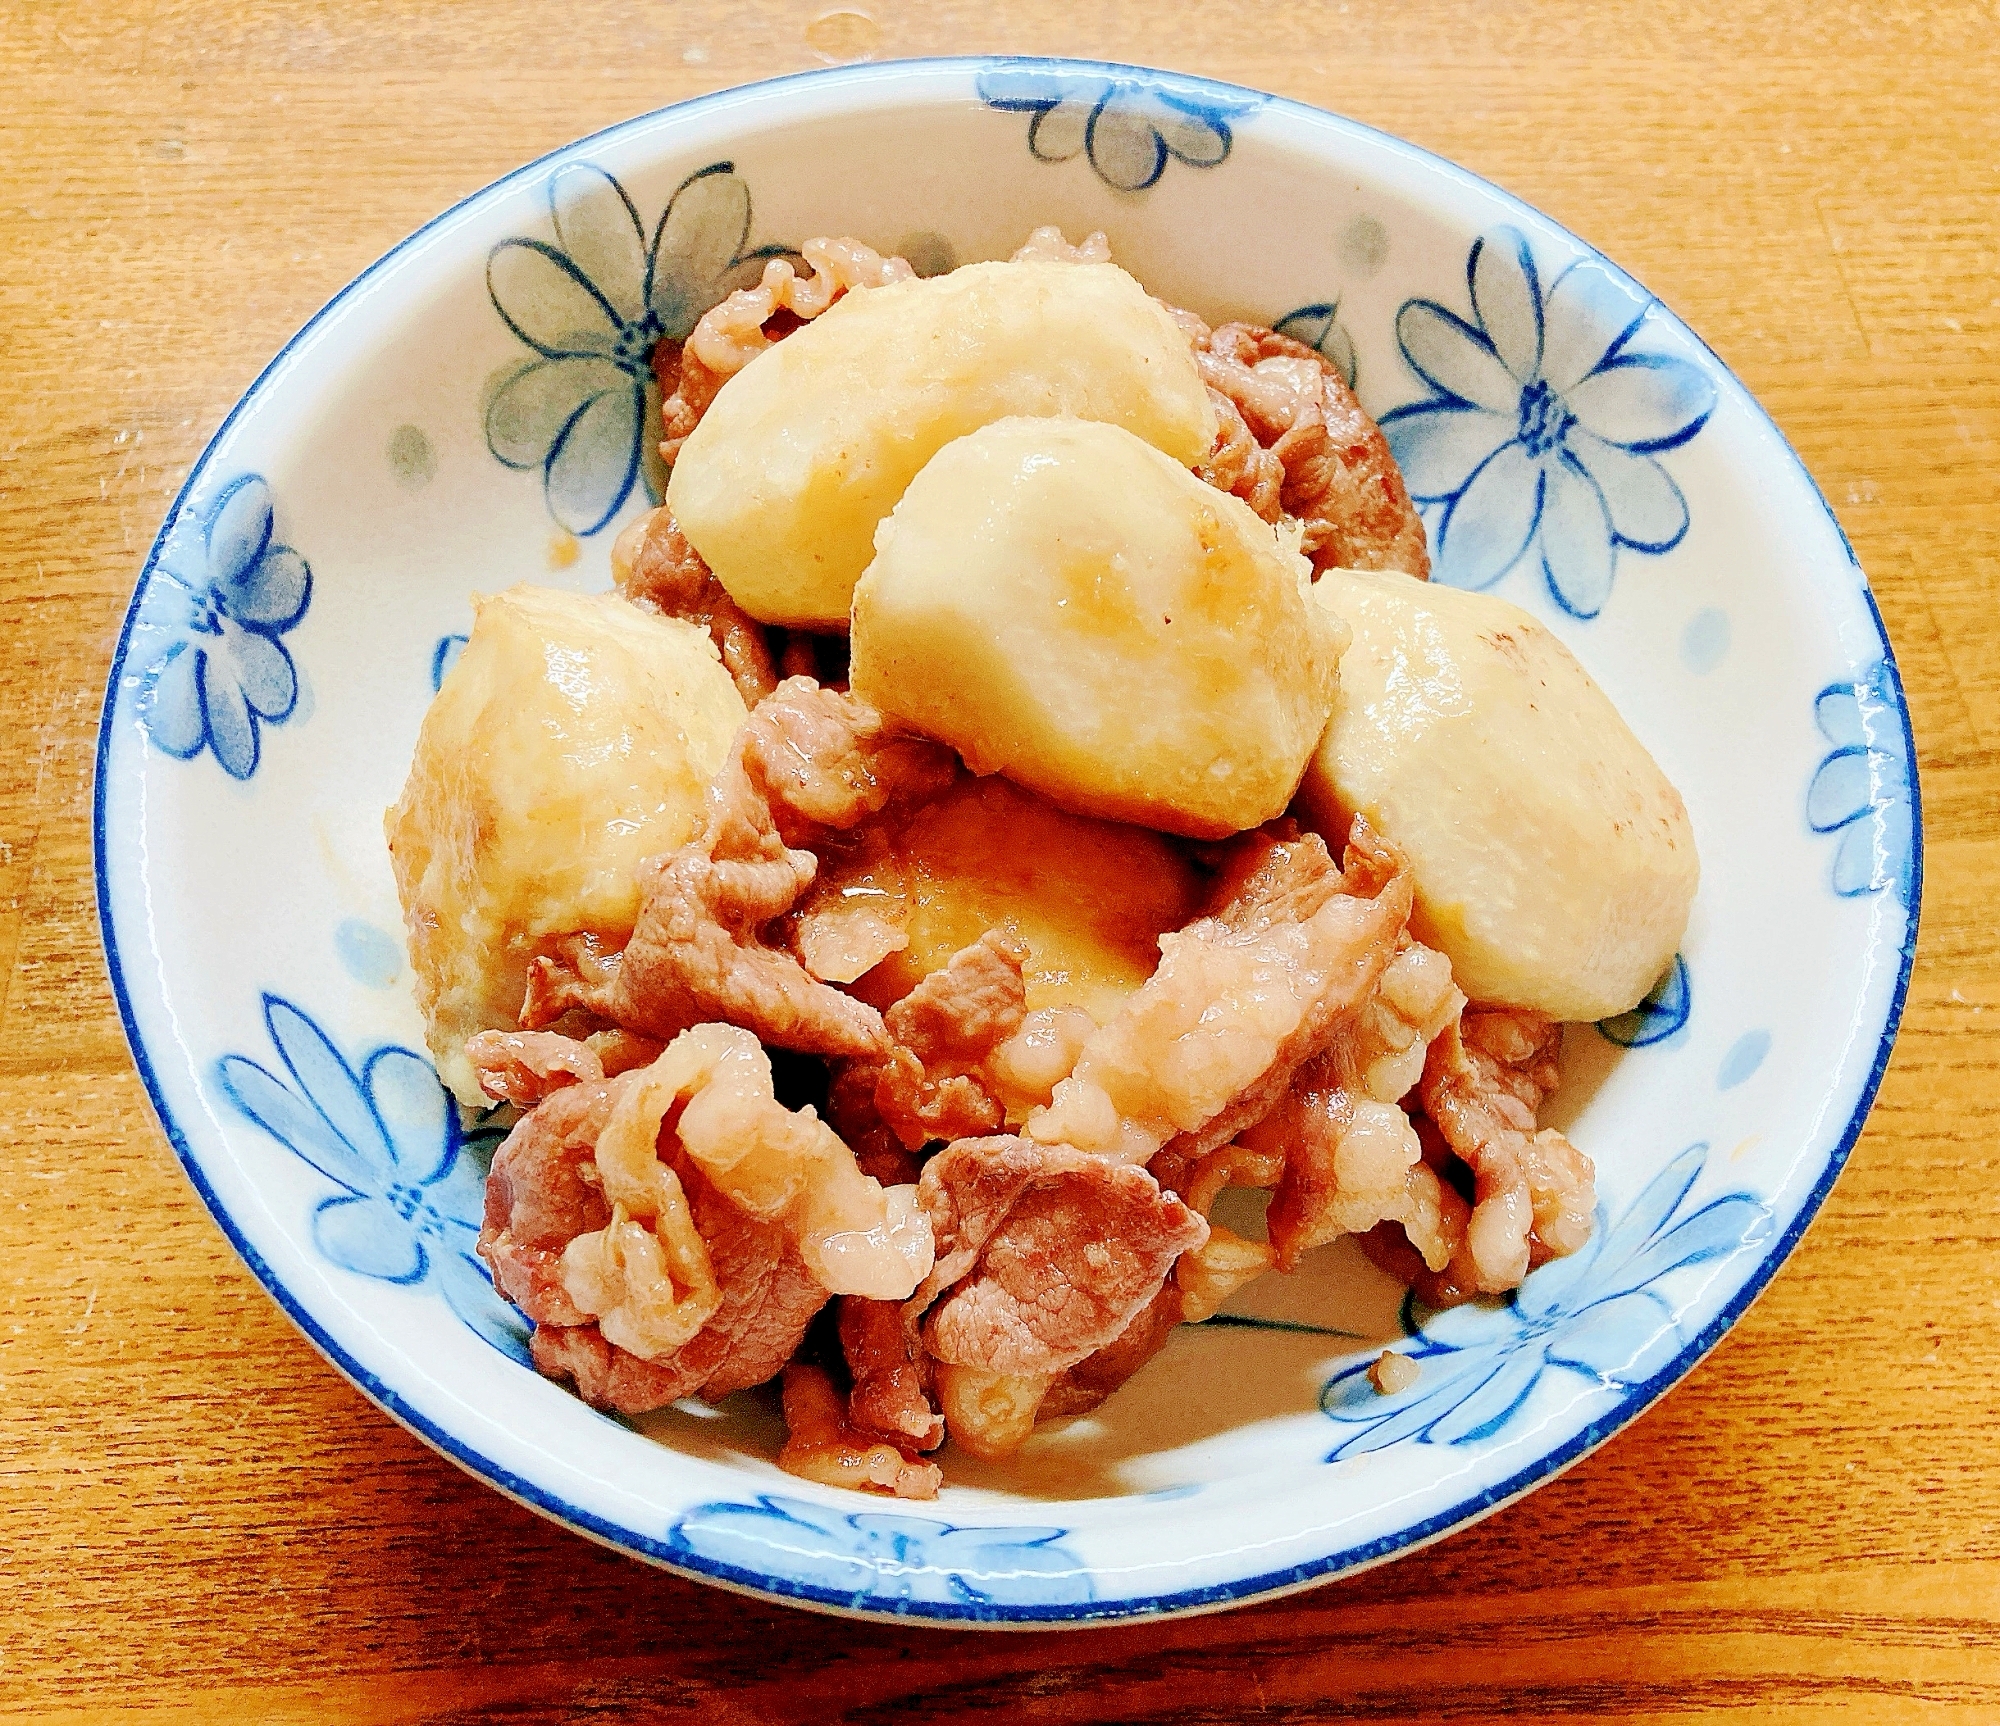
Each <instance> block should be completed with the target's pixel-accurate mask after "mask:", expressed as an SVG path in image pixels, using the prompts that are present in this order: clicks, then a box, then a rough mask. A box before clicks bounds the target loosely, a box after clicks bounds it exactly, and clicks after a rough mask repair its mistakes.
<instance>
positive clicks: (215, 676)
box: [195, 652, 260, 779]
mask: <svg viewBox="0 0 2000 1726" xmlns="http://www.w3.org/2000/svg"><path fill="white" fill-rule="evenodd" d="M195 672H196V682H197V685H198V687H199V688H200V690H201V711H202V714H203V716H204V717H205V718H206V719H207V721H208V746H209V747H210V748H211V749H213V750H214V751H215V758H216V760H217V761H219V762H221V763H222V769H223V771H224V772H225V773H227V774H228V775H229V776H230V778H232V779H248V778H249V777H250V776H251V774H253V773H255V772H256V771H257V757H258V754H259V753H260V746H259V744H258V741H257V721H256V719H255V717H254V716H253V715H252V714H251V712H250V704H249V702H247V701H246V700H244V698H243V686H242V684H240V683H238V682H237V681H236V677H235V674H234V668H233V667H231V666H230V665H229V664H228V663H227V662H226V661H224V660H223V658H222V656H221V655H220V654H218V653H213V652H209V653H204V654H202V655H201V656H200V657H199V659H198V660H197V661H196V664H195Z"/></svg>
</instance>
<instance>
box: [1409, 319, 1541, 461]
mask: <svg viewBox="0 0 2000 1726" xmlns="http://www.w3.org/2000/svg"><path fill="white" fill-rule="evenodd" d="M1396 345H1397V346H1398V347H1400V348H1401V349H1402V350H1403V358H1404V359H1405V360H1406V361H1407V362H1408V363H1409V367H1410V370H1411V371H1413V372H1415V373H1416V374H1417V376H1418V377H1420V378H1422V379H1423V380H1424V382H1425V383H1427V384H1429V385H1430V386H1431V388H1432V389H1434V390H1436V391H1437V392H1438V393H1439V394H1440V395H1442V396H1444V397H1446V398H1447V400H1448V401H1450V402H1454V403H1456V402H1463V403H1465V404H1467V405H1468V406H1471V407H1478V408H1485V409H1486V410H1487V412H1489V413H1492V414H1497V415H1499V416H1500V417H1501V421H1502V423H1503V424H1504V426H1505V428H1506V435H1507V436H1510V437H1511V436H1512V435H1513V429H1514V423H1515V420H1516V418H1517V417H1518V416H1519V413H1520V409H1521V385H1520V383H1519V381H1518V380H1517V379H1516V378H1515V376H1514V374H1513V373H1512V372H1511V371H1509V370H1508V369H1507V363H1506V362H1505V361H1504V360H1502V359H1501V357H1500V356H1499V354H1497V353H1496V352H1495V351H1494V349H1493V344H1492V343H1491V342H1489V341H1488V340H1487V339H1486V337H1485V335H1484V334H1483V333H1482V332H1480V331H1479V330H1476V329H1474V328H1473V327H1472V326H1471V325H1470V324H1468V323H1467V322H1466V321H1465V320H1464V319H1463V318H1461V317H1459V316H1458V315H1457V313H1455V312H1448V311H1446V310H1445V309H1444V307H1443V306H1440V305H1436V304H1434V303H1433V302H1432V301H1430V300H1405V301H1404V302H1403V309H1402V310H1401V311H1399V312H1398V313H1397V314H1396ZM1401 411H1405V412H1407V411H1408V410H1407V409H1405V410H1401Z"/></svg>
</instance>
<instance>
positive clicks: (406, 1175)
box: [361, 1044, 479, 1224]
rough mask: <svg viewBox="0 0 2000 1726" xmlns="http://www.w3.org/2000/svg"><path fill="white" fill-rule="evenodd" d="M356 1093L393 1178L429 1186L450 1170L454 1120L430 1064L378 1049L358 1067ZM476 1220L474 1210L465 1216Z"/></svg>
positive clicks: (401, 1050)
mask: <svg viewBox="0 0 2000 1726" xmlns="http://www.w3.org/2000/svg"><path fill="white" fill-rule="evenodd" d="M361 1091H362V1094H363V1095H364V1096H365V1097H366V1098H367V1100H368V1104H369V1107H370V1109H371V1111H372V1113H373V1115H374V1118H375V1122H376V1124H377V1125H378V1126H379V1128H380V1129H381V1132H382V1138H383V1143H384V1144H385V1145H386V1146H387V1148H388V1152H389V1167H390V1168H391V1169H392V1170H393V1171H394V1172H395V1176H396V1178H397V1179H398V1180H401V1181H412V1182H415V1183H416V1184H417V1185H419V1186H424V1187H428V1186H430V1185H432V1184H433V1183H434V1182H437V1181H440V1180H442V1179H443V1178H444V1177H445V1176H446V1175H447V1174H449V1173H450V1172H451V1168H452V1164H453V1160H454V1158H455V1157H456V1155H457V1151H458V1139H459V1134H458V1119H457V1115H456V1113H455V1111H454V1110H453V1108H452V1105H451V1099H450V1098H449V1097H448V1096H447V1095H446V1093H445V1090H444V1087H443V1086H441V1085H440V1084H439V1083H438V1079H437V1071H436V1069H435V1068H433V1067H432V1066H431V1064H430V1062H428V1061H427V1060H425V1059H424V1058H423V1056H421V1055H417V1054H413V1053H411V1051H410V1050H408V1049H404V1048H399V1047H397V1046H396V1045H394V1044H391V1045H390V1046H389V1047H387V1048H383V1049H377V1050H376V1051H375V1053H374V1054H372V1055H370V1056H369V1057H368V1062H367V1065H366V1066H364V1067H363V1068H362V1069H361ZM436 1196H437V1195H436V1194H432V1197H433V1199H435V1198H436ZM450 1214H456V1213H450ZM478 1216H479V1211H478V1209H477V1208H474V1209H473V1210H472V1211H471V1212H469V1213H467V1218H468V1220H470V1221H472V1222H474V1223H475V1224H476V1222H477V1220H478Z"/></svg>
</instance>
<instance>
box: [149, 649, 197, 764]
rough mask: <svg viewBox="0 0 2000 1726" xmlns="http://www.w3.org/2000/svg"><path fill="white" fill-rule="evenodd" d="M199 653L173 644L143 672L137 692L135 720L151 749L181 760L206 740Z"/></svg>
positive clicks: (195, 751) (190, 754)
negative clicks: (144, 729)
mask: <svg viewBox="0 0 2000 1726" xmlns="http://www.w3.org/2000/svg"><path fill="white" fill-rule="evenodd" d="M202 657H203V655H202V650H201V649H200V648H199V647H196V646H195V645H194V644H193V643H192V642H188V641H177V642H175V643H174V644H173V646H172V647H170V648H168V649H167V651H166V652H165V653H164V654H162V655H161V656H160V658H159V659H158V660H156V661H155V662H154V664H153V668H152V669H151V670H150V671H149V672H147V673H146V676H145V679H144V681H143V682H142V683H141V685H140V689H139V706H138V711H139V719H140V722H141V723H142V724H143V725H144V726H145V728H146V735H147V736H148V737H150V738H151V739H152V740H153V746H154V747H155V748H157V749H162V750H164V751H165V752H166V753H167V754H169V755H174V756H178V757H179V758H180V759H181V760H183V761H185V760H187V759H188V758H189V757H190V756H193V755H198V754H200V753H201V748H202V745H203V744H205V743H206V742H207V741H208V721H207V720H206V719H205V718H204V717H203V715H202V711H201V661H202Z"/></svg>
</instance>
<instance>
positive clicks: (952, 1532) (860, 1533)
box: [668, 1493, 1094, 1606]
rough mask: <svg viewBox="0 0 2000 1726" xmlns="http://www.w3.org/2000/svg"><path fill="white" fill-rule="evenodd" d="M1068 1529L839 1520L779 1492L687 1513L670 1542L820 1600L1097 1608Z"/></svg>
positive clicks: (859, 1517)
mask: <svg viewBox="0 0 2000 1726" xmlns="http://www.w3.org/2000/svg"><path fill="white" fill-rule="evenodd" d="M1066 1534H1067V1530H1065V1529H1060V1528H1037V1527H1007V1526H1001V1527H994V1528H968V1527H962V1526H958V1525H955V1524H952V1523H946V1522H935V1521H932V1520H930V1519H929V1518H926V1517H915V1516H897V1515H889V1514H884V1513H879V1512H859V1513H855V1514H851V1515H842V1514H841V1513H840V1512H839V1511H836V1510H832V1509H829V1508H828V1507H826V1506H824V1505H820V1504H813V1503H810V1502H808V1501H807V1500H804V1499H799V1498H792V1497H789V1496H786V1495H784V1494H781V1493H764V1494H761V1495H759V1497H758V1498H757V1499H756V1500H755V1502H753V1503H750V1504H732V1503H727V1502H717V1503H711V1504H704V1505H701V1506H699V1507H698V1508H696V1509H694V1510H692V1511H689V1512H688V1513H687V1514H686V1515H685V1516H683V1517H682V1518H681V1519H680V1520H679V1521H678V1522H676V1523H675V1524H674V1525H673V1527H672V1528H671V1529H670V1530H669V1531H668V1543H669V1545H670V1546H672V1547H673V1548H674V1549H676V1550H677V1551H679V1552H683V1553H686V1554H688V1555H690V1556H691V1557H694V1558H697V1559H700V1560H702V1561H704V1564H703V1568H709V1567H720V1568H721V1569H722V1570H723V1571H724V1572H725V1573H727V1572H732V1571H733V1572H737V1573H740V1574H743V1575H747V1576H756V1577H764V1576H768V1575H771V1574H774V1573H775V1574H783V1575H786V1576H791V1577H797V1578H799V1579H801V1580H802V1581H803V1582H804V1583H805V1584H806V1585H807V1586H808V1587H810V1588H812V1589H813V1590H814V1591H815V1592H817V1593H822V1594H827V1595H833V1596H838V1597H840V1598H842V1599H844V1600H851V1601H853V1602H855V1603H857V1604H861V1603H866V1602H867V1601H869V1600H871V1599H875V1600H880V1599H891V1600H910V1601H925V1602H931V1603H938V1604H964V1605H969V1606H977V1605H995V1606H998V1605H1066V1604H1070V1603H1073V1602H1076V1601H1084V1600H1089V1599H1091V1598H1092V1596H1093V1592H1094V1591H1093V1588H1092V1584H1091V1579H1090V1573H1089V1571H1088V1570H1087V1569H1086V1568H1085V1567H1084V1565H1083V1563H1082V1561H1081V1560H1080V1559H1078V1558H1077V1556H1076V1555H1075V1554H1074V1553H1073V1552H1071V1551H1070V1550H1069V1549H1068V1548H1067V1547H1065V1546H1063V1545H1062V1544H1061V1542H1062V1541H1063V1539H1064V1538H1065V1537H1066Z"/></svg>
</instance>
